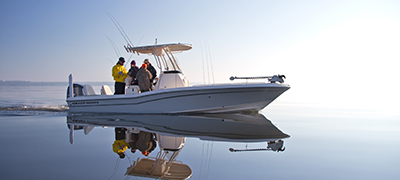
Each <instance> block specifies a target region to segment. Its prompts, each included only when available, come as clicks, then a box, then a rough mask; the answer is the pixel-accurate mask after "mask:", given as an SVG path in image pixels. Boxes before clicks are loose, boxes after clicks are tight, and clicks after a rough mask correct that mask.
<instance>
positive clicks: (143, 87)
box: [136, 64, 152, 92]
mask: <svg viewBox="0 0 400 180" xmlns="http://www.w3.org/2000/svg"><path fill="white" fill-rule="evenodd" d="M151 78H152V75H151V73H150V71H149V70H147V65H146V64H143V65H142V67H141V68H140V69H139V71H138V72H137V74H136V79H137V81H138V85H139V88H140V91H141V92H146V91H150V88H151V85H152V84H151V83H150V79H151Z"/></svg>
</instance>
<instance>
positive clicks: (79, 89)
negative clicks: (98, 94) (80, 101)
mask: <svg viewBox="0 0 400 180" xmlns="http://www.w3.org/2000/svg"><path fill="white" fill-rule="evenodd" d="M73 87H74V89H73V92H74V97H76V96H83V86H82V85H80V84H76V83H74V85H73ZM68 97H69V86H68V88H67V98H68Z"/></svg>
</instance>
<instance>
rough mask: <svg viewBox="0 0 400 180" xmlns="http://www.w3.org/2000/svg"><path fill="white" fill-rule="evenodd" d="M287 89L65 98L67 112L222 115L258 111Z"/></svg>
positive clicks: (240, 87)
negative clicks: (67, 107) (224, 113)
mask: <svg viewBox="0 0 400 180" xmlns="http://www.w3.org/2000/svg"><path fill="white" fill-rule="evenodd" d="M289 88H290V87H289V85H286V84H276V83H260V84H228V85H210V86H191V87H181V88H171V89H162V90H155V91H150V92H145V93H135V94H124V95H92V96H76V97H69V98H67V103H68V106H69V110H70V112H104V113H137V114H165V113H223V112H238V111H247V110H256V111H259V110H261V109H263V108H264V107H266V106H267V105H268V104H270V103H271V102H272V101H273V100H275V99H276V98H277V97H278V96H279V95H281V94H282V93H283V92H285V91H286V90H288V89H289Z"/></svg>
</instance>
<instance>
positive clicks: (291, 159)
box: [0, 86, 400, 180]
mask: <svg viewBox="0 0 400 180" xmlns="http://www.w3.org/2000/svg"><path fill="white" fill-rule="evenodd" d="M27 89H28V90H29V91H26V90H27ZM0 90H1V92H0V106H1V107H8V106H16V105H18V106H19V105H21V106H39V107H41V106H43V107H44V106H56V107H57V106H61V105H65V104H66V103H65V90H66V88H65V87H60V86H56V87H52V86H50V87H23V86H21V87H0ZM21 92H29V93H25V94H24V95H19V94H20V93H21ZM289 96H290V94H289V95H288V97H289ZM288 97H285V94H283V95H282V96H281V97H280V98H278V99H277V101H275V102H273V103H272V104H271V105H270V106H268V107H267V108H265V109H264V110H263V111H262V112H261V114H262V115H260V116H261V119H262V118H264V117H265V118H267V119H268V120H267V119H264V120H265V121H264V122H257V120H260V118H247V120H248V122H246V123H244V122H237V121H235V120H232V119H235V117H236V120H237V119H238V118H237V116H235V117H217V118H216V117H202V118H203V119H204V121H201V123H199V124H196V123H195V122H197V121H196V118H198V117H196V118H191V117H189V118H188V117H172V119H171V117H162V116H160V117H158V116H156V117H153V116H135V117H133V116H132V117H123V116H119V115H107V116H103V117H102V116H95V115H91V116H85V117H80V116H75V117H74V118H71V117H70V118H68V117H67V116H68V114H67V113H66V112H61V113H55V112H44V113H27V112H25V111H18V110H15V111H11V112H10V111H7V112H6V111H3V112H1V113H0V130H1V131H0V133H1V135H0V143H1V144H3V145H2V148H1V149H0V153H1V154H2V156H1V161H0V162H1V164H0V166H1V168H0V179H149V178H144V177H138V176H129V175H127V176H125V175H124V174H125V173H126V171H127V168H128V167H129V166H131V165H132V163H133V161H136V160H137V159H138V158H140V159H143V158H148V157H156V156H157V153H158V152H159V151H160V146H159V145H158V146H157V147H156V148H155V150H154V151H152V152H151V153H150V155H149V156H148V157H146V156H144V155H142V154H141V153H140V152H136V153H131V152H130V150H127V151H126V157H125V158H124V159H120V158H119V157H118V155H117V154H116V153H114V152H113V149H112V144H113V143H114V141H115V131H114V126H125V127H128V128H129V127H140V128H141V130H142V131H144V130H148V131H151V132H153V133H156V134H157V133H158V134H162V135H165V136H173V137H186V140H185V143H184V146H183V148H182V149H181V151H180V153H179V155H178V156H177V157H176V160H178V161H180V162H182V163H183V164H185V165H187V166H189V167H190V169H191V170H192V175H191V177H190V179H363V180H364V179H398V178H399V177H400V172H399V170H398V169H399V167H400V161H399V160H400V153H399V151H398V149H399V148H400V143H399V141H400V140H399V139H398V137H400V123H399V119H400V113H398V112H397V111H393V110H384V109H383V110H376V109H375V110H374V109H360V108H357V107H354V108H341V107H339V106H334V107H329V108H328V107H325V106H321V105H320V104H308V103H306V102H293V100H292V99H290V98H288ZM392 109H393V108H392ZM394 109H395V108H394ZM112 116H113V117H112ZM185 118H186V120H187V121H189V123H188V122H187V121H184V120H185ZM105 119H108V121H107V120H105ZM222 119H224V120H225V121H222ZM239 119H240V118H239ZM244 119H246V118H244ZM67 120H68V122H72V123H75V124H76V125H81V126H82V125H85V124H86V125H93V124H95V125H96V126H95V127H94V129H92V130H91V131H90V132H89V133H88V134H85V133H84V132H85V130H83V129H80V130H75V131H73V144H71V142H72V141H71V137H72V136H71V131H70V129H69V128H68V125H67ZM103 120H105V121H103ZM162 120H168V121H162ZM242 120H243V118H242ZM266 122H271V124H268V123H266ZM185 123H186V124H185ZM76 127H78V126H76ZM263 129H265V131H263ZM276 129H278V130H279V131H281V132H283V133H284V134H287V135H290V137H287V138H279V137H278V136H276V134H274V133H272V134H271V133H270V132H272V131H274V132H277V131H275V130H276ZM257 133H258V134H257ZM202 134H203V135H202ZM278 134H279V133H278ZM245 135H247V136H245ZM272 135H275V136H274V137H271V136H272ZM240 138H241V139H240ZM275 139H282V140H283V141H284V144H283V146H284V148H285V150H284V151H280V152H276V151H271V150H265V151H241V152H230V151H229V148H234V149H241V150H243V149H265V148H266V147H267V142H268V141H269V140H275ZM254 141H255V142H254Z"/></svg>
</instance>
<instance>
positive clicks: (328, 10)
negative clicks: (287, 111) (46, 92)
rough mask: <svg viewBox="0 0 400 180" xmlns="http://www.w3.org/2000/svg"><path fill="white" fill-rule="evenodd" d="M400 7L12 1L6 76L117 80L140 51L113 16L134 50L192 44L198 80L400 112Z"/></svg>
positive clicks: (383, 2)
mask: <svg viewBox="0 0 400 180" xmlns="http://www.w3.org/2000/svg"><path fill="white" fill-rule="evenodd" d="M399 7H400V1H396V0H393V1H390V0H379V1H377V0H375V1H370V0H335V1H319V0H304V1H296V0H286V1H276V0H275V1H273V0H245V1H242V0H239V1H228V0H221V1H211V0H203V1H184V0H174V1H160V0H159V1H156V0H148V1H134V0H116V1H115V0H114V1H111V0H97V1H87V0H86V1H85V0H84V1H82V0H69V1H51V0H40V1H28V0H13V1H10V0H8V1H7V0H5V1H1V2H0V28H1V33H0V40H1V41H0V80H3V81H8V80H22V81H34V82H41V81H49V82H60V81H68V75H69V74H71V73H72V74H73V76H74V80H75V81H80V82H84V81H113V79H112V77H111V68H112V66H113V65H114V64H115V63H116V62H117V59H118V54H120V55H121V56H123V57H125V58H126V59H128V58H129V57H130V56H131V55H130V54H127V53H126V52H125V50H124V49H123V45H125V44H126V42H125V40H124V38H123V37H122V36H121V34H120V32H119V31H118V29H117V28H116V27H115V25H114V24H113V22H112V21H111V19H110V18H109V16H108V15H107V13H106V12H108V13H110V14H112V16H113V17H115V19H116V20H117V21H118V23H119V24H120V25H121V26H122V27H123V29H124V31H125V33H126V34H127V35H128V36H129V38H130V40H131V41H132V42H133V45H150V44H154V42H155V39H156V38H157V41H158V43H159V44H162V43H175V42H181V43H190V44H192V46H193V49H192V50H190V51H187V52H183V53H182V54H176V56H175V57H176V58H177V59H178V61H179V64H180V66H181V68H182V70H183V73H184V74H185V75H186V77H187V78H188V79H189V81H190V82H197V83H199V82H200V83H227V82H230V81H229V77H230V76H267V75H274V74H284V75H285V76H286V77H287V79H286V83H288V84H290V85H291V87H292V88H291V90H289V91H293V92H292V93H291V95H292V97H297V98H307V97H311V96H312V97H314V98H315V99H319V100H321V98H322V99H324V100H327V101H335V102H337V103H342V102H343V101H349V99H350V100H351V101H352V102H358V105H359V104H360V103H361V104H363V105H365V106H369V105H371V104H370V103H375V104H376V103H385V104H388V103H389V104H391V105H392V107H395V108H397V107H399V106H398V105H395V104H396V103H395V101H396V100H400V98H399V96H398V95H397V92H399V90H400V86H399V83H398V82H397V78H398V77H400V73H399V70H398V67H399V65H398V64H399V63H398V62H397V61H399V59H400V53H399V52H400V51H399V49H400V34H399V32H400V11H399ZM108 38H109V39H110V40H111V41H110V40H109V39H108ZM113 44H115V45H116V46H117V47H118V51H119V53H118V52H116V51H115V50H114V48H113ZM145 58H149V56H146V55H140V56H137V55H133V56H132V57H131V58H130V59H128V61H129V60H131V59H134V60H136V61H137V62H142V61H143V59H145ZM150 61H152V62H154V60H153V59H152V57H150ZM397 102H398V101H397ZM350 104H351V103H350Z"/></svg>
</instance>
